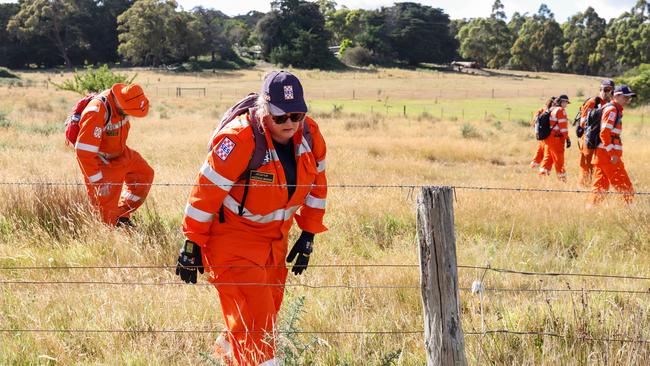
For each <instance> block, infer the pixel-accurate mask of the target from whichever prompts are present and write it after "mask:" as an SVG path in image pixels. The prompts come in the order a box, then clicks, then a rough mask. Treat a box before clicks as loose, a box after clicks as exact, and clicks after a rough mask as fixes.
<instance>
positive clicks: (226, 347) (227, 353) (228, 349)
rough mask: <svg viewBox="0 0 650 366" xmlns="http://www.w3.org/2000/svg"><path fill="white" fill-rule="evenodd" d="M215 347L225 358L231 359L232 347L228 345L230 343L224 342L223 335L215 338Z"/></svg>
mask: <svg viewBox="0 0 650 366" xmlns="http://www.w3.org/2000/svg"><path fill="white" fill-rule="evenodd" d="M215 347H218V348H220V349H221V351H223V353H224V356H225V357H232V346H231V345H230V342H228V341H227V340H226V337H224V335H223V334H220V335H219V337H217V341H216V342H215Z"/></svg>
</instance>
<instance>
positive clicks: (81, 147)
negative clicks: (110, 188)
mask: <svg viewBox="0 0 650 366" xmlns="http://www.w3.org/2000/svg"><path fill="white" fill-rule="evenodd" d="M106 117H107V116H106V107H105V106H104V103H102V102H101V101H99V100H91V101H90V103H88V105H87V106H86V108H85V109H84V110H83V112H82V113H81V119H80V120H79V135H78V137H77V142H76V143H75V153H76V155H77V161H78V162H79V166H80V167H81V172H82V173H83V174H84V175H85V176H86V177H88V180H89V181H90V182H91V183H98V182H101V180H102V179H103V175H102V171H101V165H102V161H101V158H100V157H99V155H98V153H99V146H100V145H101V143H102V136H103V135H104V125H105V124H106Z"/></svg>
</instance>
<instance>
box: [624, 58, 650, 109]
mask: <svg viewBox="0 0 650 366" xmlns="http://www.w3.org/2000/svg"><path fill="white" fill-rule="evenodd" d="M616 85H628V86H629V87H630V88H632V90H633V91H634V92H635V93H636V95H637V97H636V98H634V99H633V101H634V103H635V104H644V103H648V102H649V101H650V64H641V65H639V66H637V67H635V68H634V69H632V70H630V71H628V72H626V73H625V74H623V76H621V77H619V78H617V79H616Z"/></svg>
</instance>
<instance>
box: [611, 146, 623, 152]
mask: <svg viewBox="0 0 650 366" xmlns="http://www.w3.org/2000/svg"><path fill="white" fill-rule="evenodd" d="M613 149H614V150H618V151H623V146H621V145H614V147H613Z"/></svg>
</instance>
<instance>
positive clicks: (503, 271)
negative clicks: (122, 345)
mask: <svg viewBox="0 0 650 366" xmlns="http://www.w3.org/2000/svg"><path fill="white" fill-rule="evenodd" d="M150 185H151V186H160V187H190V186H197V185H200V184H196V183H152V184H150ZM238 185H239V184H233V186H238ZM0 186H18V187H24V186H46V187H52V186H85V183H83V182H38V181H21V182H7V181H4V182H0ZM327 187H328V188H343V189H345V188H370V189H374V188H399V189H409V190H415V189H424V188H427V187H429V186H427V185H418V184H406V185H385V184H383V185H382V184H380V185H371V184H330V185H327ZM447 188H449V189H451V190H452V191H453V192H454V194H455V190H475V191H501V192H539V193H574V194H588V193H592V192H591V191H587V190H577V189H575V190H574V189H544V188H524V187H520V188H518V187H489V186H469V185H461V186H450V187H447ZM608 193H611V194H626V193H625V192H608ZM635 194H636V195H639V196H649V195H650V192H643V191H642V192H635ZM175 267H176V266H175V265H95V266H75V265H72V266H57V265H53V266H6V265H5V266H0V274H2V272H6V271H21V272H22V271H74V270H90V269H107V270H126V271H129V270H142V269H160V270H173V269H174V268H175ZM211 267H212V268H215V267H233V266H211ZM235 267H246V266H235ZM251 267H256V268H259V266H251ZM310 267H314V268H344V269H360V268H370V269H374V268H387V269H408V268H412V269H416V268H421V265H418V264H412V263H404V264H355V263H350V264H340V263H333V264H312V265H310ZM207 268H208V269H209V268H210V266H208V267H207ZM456 268H457V269H460V270H476V271H483V275H482V276H481V280H480V281H479V282H478V284H476V283H474V284H472V287H458V288H457V290H458V291H460V292H463V293H467V292H469V293H471V294H478V295H480V296H481V300H480V303H481V316H483V314H482V313H483V309H482V304H483V298H482V296H483V294H484V293H505V292H508V293H522V294H525V293H604V294H626V295H635V296H643V295H650V285H648V284H646V282H647V283H650V276H642V275H631V274H615V273H578V272H539V271H527V270H519V269H513V268H500V267H492V266H490V265H463V264H460V265H457V267H456ZM488 272H491V273H496V274H500V275H517V276H526V277H554V278H564V277H573V278H576V277H581V278H599V279H610V280H615V281H623V280H625V281H634V282H643V283H644V287H639V288H637V289H621V288H544V287H543V288H531V287H529V288H521V287H519V288H508V287H485V286H484V283H483V278H484V277H485V275H486V274H487V273H488ZM3 277H4V276H3ZM30 285H31V286H64V287H65V286H149V287H153V286H186V284H184V283H182V282H180V281H157V282H154V281H129V282H122V281H95V280H88V281H61V280H15V279H0V286H21V287H22V286H30ZM198 285H202V286H214V285H220V286H283V287H288V288H305V289H363V290H370V289H373V290H389V291H390V290H397V289H412V290H415V289H421V284H405V285H386V284H348V283H340V284H310V283H291V282H290V283H287V284H267V283H218V282H217V283H200V284H198ZM220 332H221V331H220V330H215V329H200V328H197V329H191V330H188V329H144V330H141V329H80V328H79V329H46V328H38V327H36V328H16V329H14V328H4V329H0V333H13V334H15V333H138V334H148V333H151V334H159V333H169V334H192V333H195V334H205V333H210V334H217V333H220ZM286 333H287V334H321V335H418V334H424V333H425V332H424V331H423V330H403V331H389V330H386V331H384V330H374V331H373V330H345V331H338V330H307V331H292V332H286ZM464 334H465V335H467V336H479V337H481V339H482V338H483V337H486V336H518V337H527V336H539V337H551V338H561V339H570V340H572V341H574V342H601V343H612V342H616V343H637V344H648V343H650V339H642V338H638V339H637V338H626V337H592V336H590V335H586V334H562V333H557V332H546V331H536V330H526V329H488V328H485V323H484V321H482V329H481V331H470V332H465V333H464Z"/></svg>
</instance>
